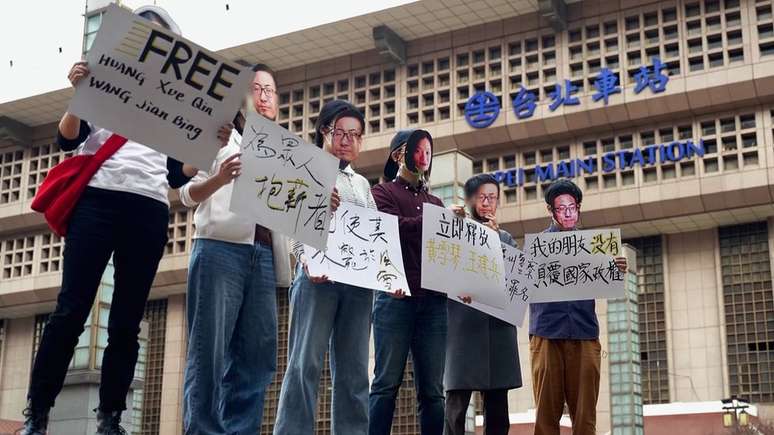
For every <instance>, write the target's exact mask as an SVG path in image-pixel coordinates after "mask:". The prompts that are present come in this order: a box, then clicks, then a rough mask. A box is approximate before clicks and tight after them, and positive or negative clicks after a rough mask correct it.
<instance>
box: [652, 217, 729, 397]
mask: <svg viewBox="0 0 774 435" xmlns="http://www.w3.org/2000/svg"><path fill="white" fill-rule="evenodd" d="M666 245H667V256H666V258H665V265H666V268H665V279H666V291H665V299H666V302H667V305H668V306H669V307H671V309H669V310H668V311H667V313H666V316H667V342H668V345H667V349H668V352H669V372H670V373H671V374H672V375H671V382H670V389H671V391H672V394H671V396H672V400H673V401H683V402H698V401H705V400H719V399H721V398H723V397H725V393H726V392H727V387H726V385H725V384H726V379H727V376H726V374H725V373H724V369H723V367H724V366H725V364H724V360H725V357H724V355H725V353H726V351H725V327H724V325H723V324H722V319H723V307H722V304H721V302H722V298H721V296H720V295H721V294H722V290H721V288H720V281H719V267H718V265H717V262H718V261H719V260H718V259H717V256H718V255H717V253H716V252H717V230H716V229H710V230H704V231H695V232H689V233H683V234H670V235H668V236H667V237H666Z"/></svg>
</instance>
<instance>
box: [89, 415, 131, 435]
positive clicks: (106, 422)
mask: <svg viewBox="0 0 774 435" xmlns="http://www.w3.org/2000/svg"><path fill="white" fill-rule="evenodd" d="M121 412H122V411H113V412H104V411H100V410H97V434H96V435H127V432H126V429H124V428H123V427H121V424H120V423H121Z"/></svg>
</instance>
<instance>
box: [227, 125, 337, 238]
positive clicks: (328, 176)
mask: <svg viewBox="0 0 774 435" xmlns="http://www.w3.org/2000/svg"><path fill="white" fill-rule="evenodd" d="M246 124H247V125H246V126H245V130H244V134H243V136H242V143H241V144H240V147H241V148H242V157H241V160H242V175H240V176H239V177H238V178H237V179H236V180H235V181H234V190H233V192H232V194H231V204H230V209H231V211H232V212H234V213H237V214H241V215H244V216H249V217H250V218H252V219H254V220H255V222H257V223H259V224H261V225H263V226H264V227H266V228H269V229H271V230H274V231H278V232H280V233H282V234H286V235H287V236H288V237H290V238H292V239H294V240H297V241H299V242H302V243H305V244H307V245H310V246H312V247H314V248H317V249H324V248H325V246H326V241H327V240H328V228H329V223H330V212H329V209H330V196H331V192H332V191H333V186H335V184H336V174H337V172H338V165H339V161H338V159H336V158H335V157H333V156H332V155H330V154H329V153H327V152H325V151H323V150H321V149H320V148H317V147H316V146H314V145H310V144H308V143H305V142H303V141H302V140H301V139H299V138H298V137H297V136H296V135H294V134H293V133H291V132H289V131H287V130H286V129H284V128H282V127H280V126H279V125H277V124H275V123H274V122H272V121H269V120H268V119H266V118H264V117H263V116H261V115H259V114H257V113H255V112H249V115H248V118H247V123H246Z"/></svg>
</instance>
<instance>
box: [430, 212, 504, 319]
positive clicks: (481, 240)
mask: <svg viewBox="0 0 774 435" xmlns="http://www.w3.org/2000/svg"><path fill="white" fill-rule="evenodd" d="M500 245H501V243H500V236H499V235H498V234H497V233H496V232H495V231H494V230H492V229H491V228H489V227H487V226H485V225H482V224H480V223H478V222H476V221H474V220H472V219H462V218H459V217H456V216H455V215H454V213H453V212H451V211H450V210H448V209H445V208H443V207H438V206H435V205H432V204H425V205H424V207H423V211H422V287H423V288H427V289H430V290H436V291H440V292H443V293H447V294H448V295H449V297H450V298H456V297H458V296H461V295H464V296H470V297H471V298H472V299H473V300H474V301H476V302H479V303H481V304H485V305H489V306H491V307H496V308H503V307H505V305H506V298H505V293H504V292H503V279H504V274H503V254H502V249H501V248H500Z"/></svg>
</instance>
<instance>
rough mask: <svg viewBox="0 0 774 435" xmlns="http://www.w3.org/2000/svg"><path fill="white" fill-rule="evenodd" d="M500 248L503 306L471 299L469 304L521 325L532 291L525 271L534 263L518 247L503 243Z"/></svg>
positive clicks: (515, 324)
mask: <svg viewBox="0 0 774 435" xmlns="http://www.w3.org/2000/svg"><path fill="white" fill-rule="evenodd" d="M502 249H503V263H504V267H505V275H504V278H505V284H504V287H503V289H504V291H505V296H506V305H505V307H503V308H495V307H490V306H488V305H484V304H481V303H478V302H476V301H473V302H472V303H471V304H470V306H471V307H472V308H475V309H477V310H479V311H481V312H484V313H486V314H489V315H490V316H493V317H496V318H498V319H500V320H502V321H504V322H508V323H510V324H511V325H514V326H521V325H522V323H524V316H525V315H526V314H527V306H528V305H529V303H530V293H531V292H532V289H531V288H530V286H529V284H528V283H527V279H526V275H525V273H526V271H527V269H528V268H530V267H532V268H534V266H535V264H534V261H533V260H532V259H530V258H529V257H527V256H526V255H525V254H524V252H522V251H521V250H520V249H518V248H514V247H513V246H509V245H506V244H503V245H502Z"/></svg>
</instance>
